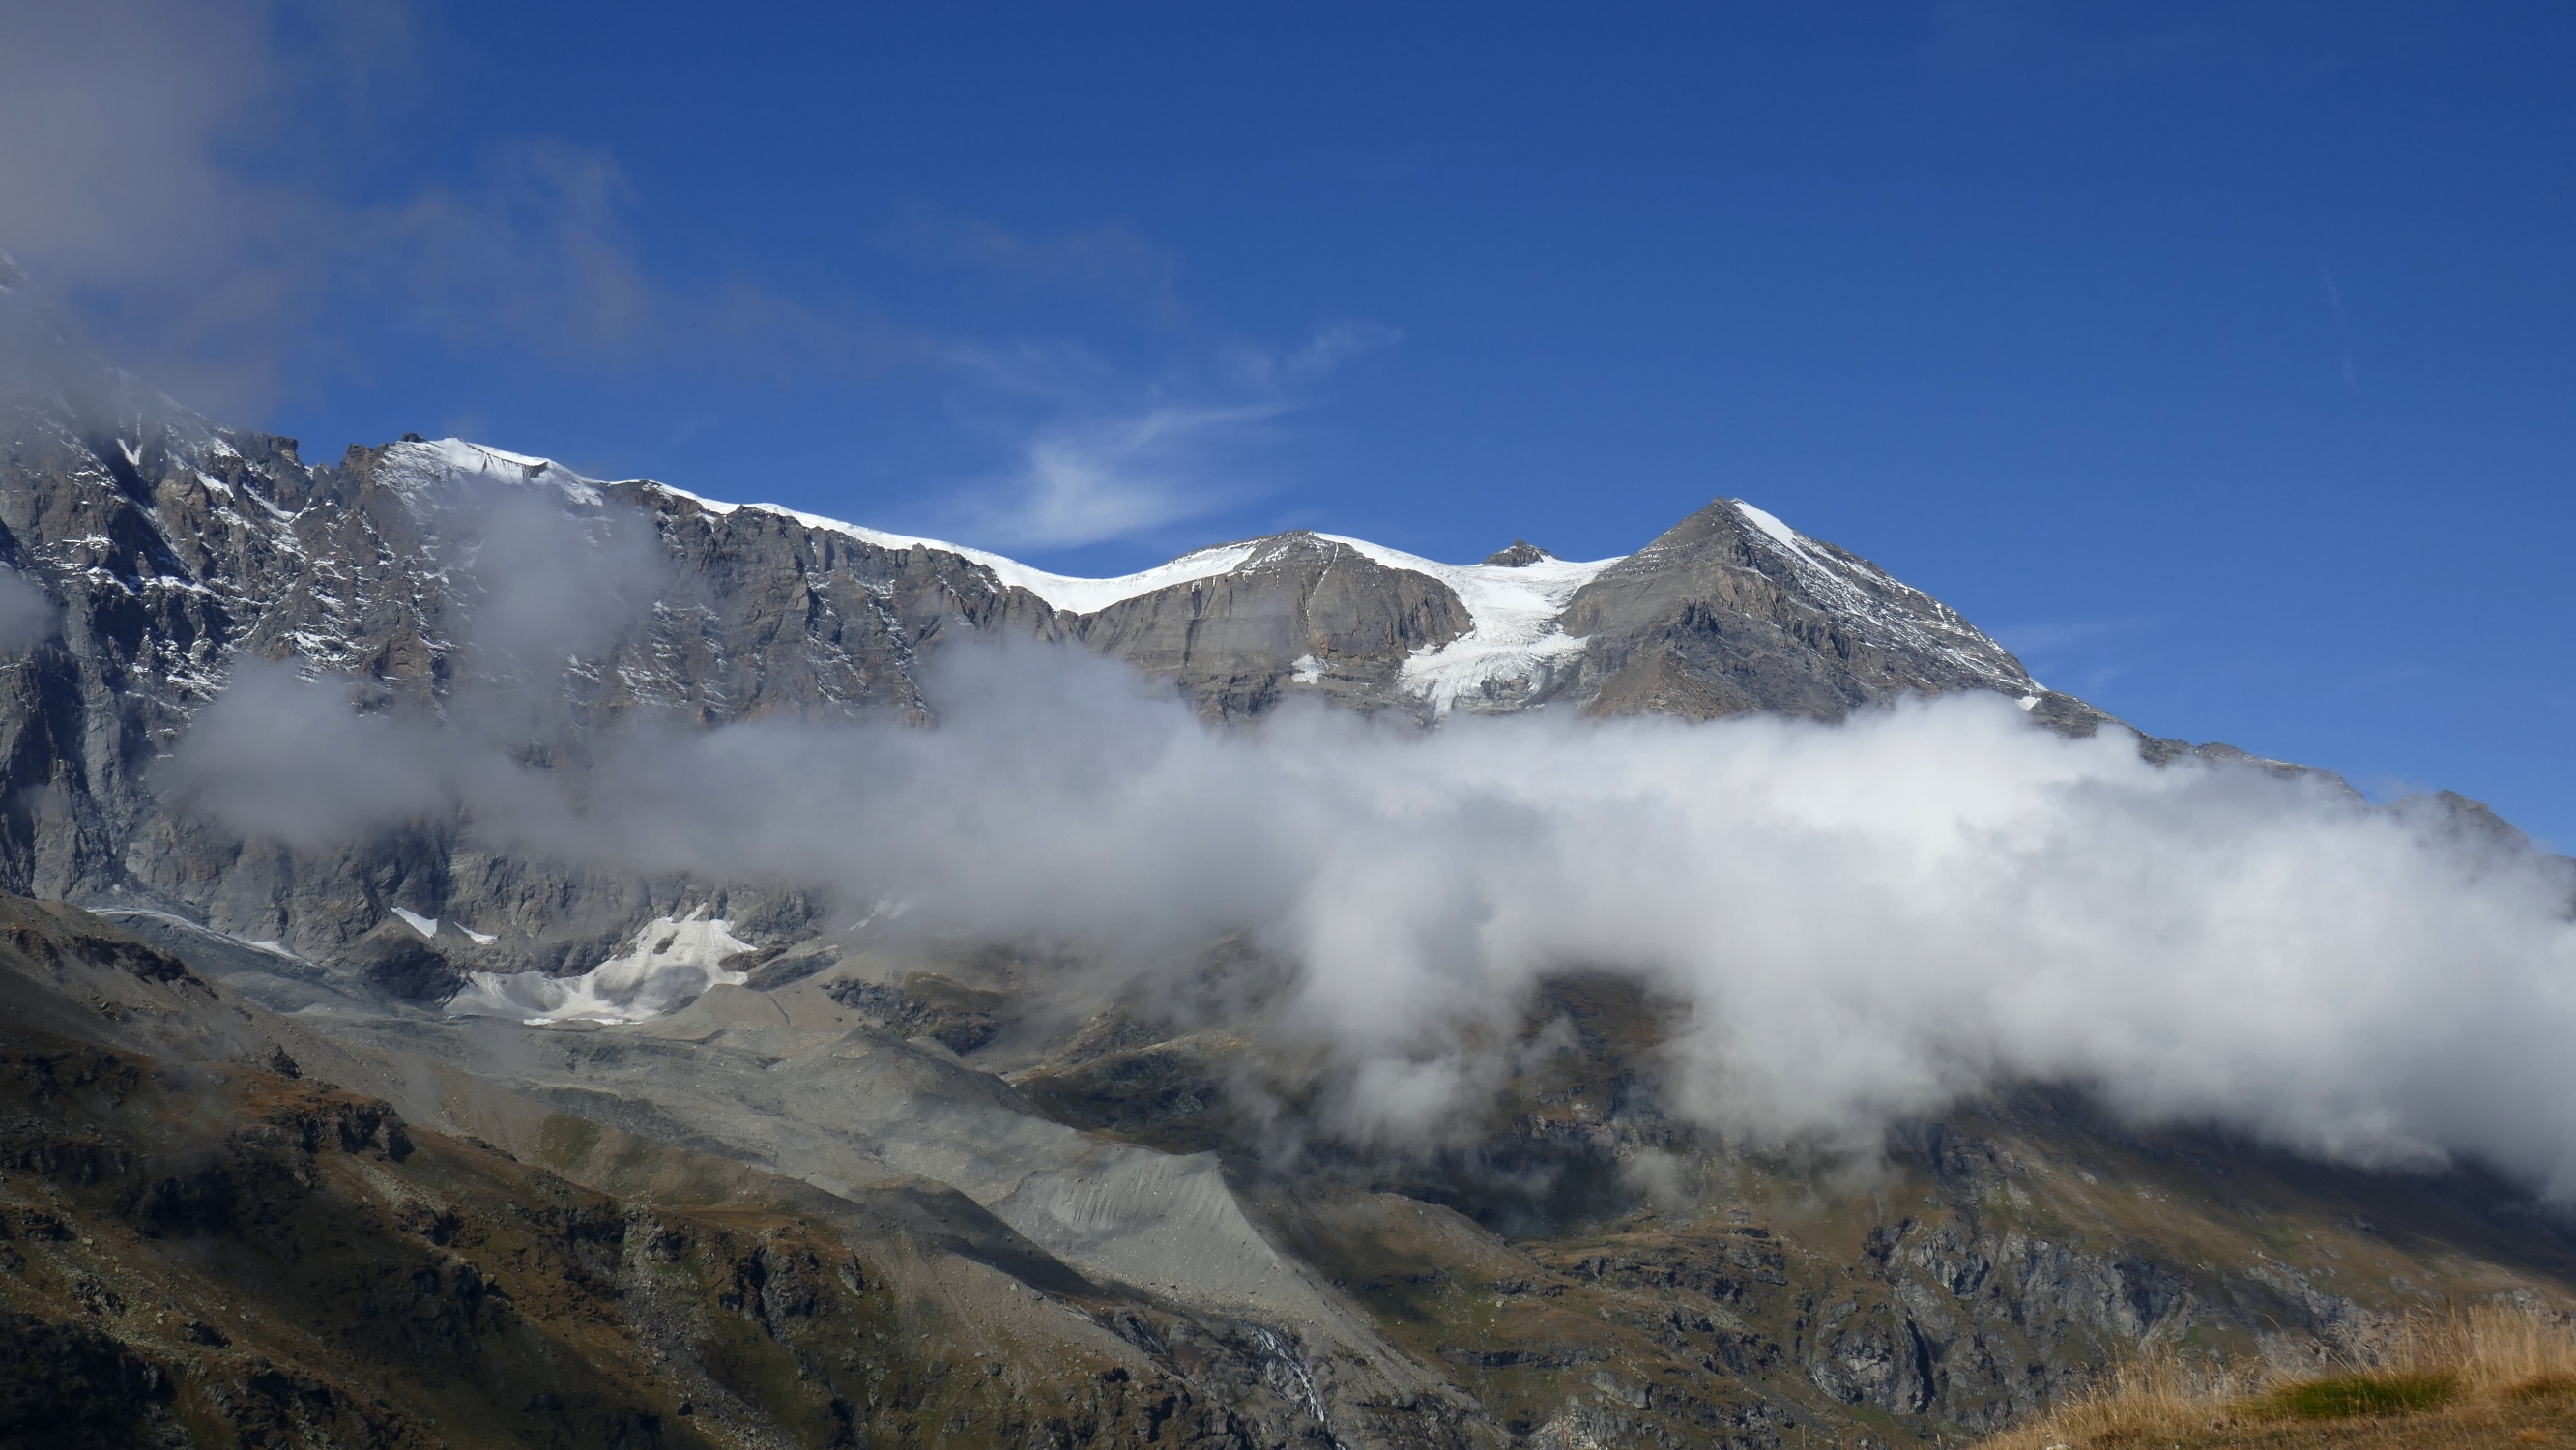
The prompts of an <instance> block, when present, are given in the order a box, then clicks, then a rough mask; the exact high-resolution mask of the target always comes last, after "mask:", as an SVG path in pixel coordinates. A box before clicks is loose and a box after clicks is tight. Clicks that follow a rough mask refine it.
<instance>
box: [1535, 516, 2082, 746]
mask: <svg viewBox="0 0 2576 1450" xmlns="http://www.w3.org/2000/svg"><path fill="white" fill-rule="evenodd" d="M1565 628H1566V631H1567V632H1568V633H1570V634H1573V635H1576V636H1579V637H1581V638H1582V639H1583V640H1584V641H1585V650H1584V653H1583V656H1582V664H1581V668H1580V669H1579V670H1578V671H1577V672H1575V673H1574V675H1573V677H1572V678H1571V679H1570V680H1569V681H1568V682H1567V684H1566V685H1565V687H1564V693H1565V695H1567V696H1568V697H1571V698H1573V699H1576V700H1579V701H1581V702H1582V703H1583V704H1584V705H1585V706H1586V707H1587V708H1589V709H1591V710H1593V711H1595V712H1596V713H1601V714H1637V713H1649V712H1651V713H1660V714H1673V715H1682V716H1686V717H1689V718H1692V719H1708V718H1710V717H1713V716H1719V715H1737V714H1744V713H1748V712H1751V711H1772V712H1777V713H1781V714H1790V715H1804V716H1808V717H1810V718H1813V719H1820V720H1833V719H1839V718H1841V717H1842V716H1843V715H1845V714H1847V713H1849V712H1850V711H1852V710H1853V709H1855V708H1858V707H1860V706H1862V705H1867V704H1872V703H1875V702H1878V701H1883V700H1888V699H1892V698H1894V697H1896V696H1898V695H1902V694H1907V693H1920V694H1943V693H1948V692H1951V691H1956V690H1994V691H1998V692H2001V693H2003V694H2007V695H2011V696H2014V697H2016V698H2025V697H2028V696H2032V695H2037V694H2039V693H2040V688H2039V686H2038V685H2036V684H2034V683H2033V682H2032V681H2031V678H2030V674H2029V672H2028V671H2026V670H2024V669H2023V668H2022V667H2021V661H2019V660H2016V659H2014V658H2013V657H2012V656H2011V655H2010V654H2009V653H2007V652H2005V650H2004V649H2003V647H2002V646H2000V645H1998V644H1996V643H1995V642H1994V641H1993V640H1991V639H1988V638H1987V637H1986V636H1985V635H1983V634H1981V633H1979V632H1978V631H1977V630H1976V628H1975V627H1974V626H1972V625H1970V624H1969V623H1968V622H1967V621H1966V620H1964V619H1962V618H1960V617H1959V615H1958V614H1957V612H1955V611H1954V610H1952V609H1951V608H1950V607H1949V606H1947V605H1945V604H1943V603H1941V602H1940V601H1939V600H1937V599H1934V598H1932V597H1931V596H1930V595H1927V594H1925V593H1923V592H1922V591H1920V590H1918V589H1913V588H1909V587H1907V586H1906V585H1904V584H1901V583H1898V582H1897V581H1896V580H1895V579H1893V578H1891V577H1889V576H1888V574H1887V572H1886V571H1885V570H1882V569H1880V568H1879V567H1878V566H1877V565H1875V564H1872V563H1870V562H1869V561H1868V560H1866V559H1863V558H1861V557H1859V556H1858V555H1856V554H1853V553H1850V552H1849V551H1847V550H1844V549H1840V548H1837V547H1835V546H1834V545H1831V544H1827V543H1823V542H1821V541H1818V540H1815V539H1809V538H1806V537H1804V536H1802V535H1798V534H1795V533H1792V532H1790V531H1789V530H1788V529H1786V528H1785V527H1782V526H1780V525H1779V524H1778V522H1777V521H1776V520H1772V519H1770V517H1769V516H1768V515H1766V514H1761V513H1759V512H1758V511H1755V510H1753V509H1751V508H1750V507H1749V506H1747V505H1744V504H1741V503H1737V502H1733V501H1727V500H1721V501H1719V502H1717V503H1713V504H1710V505H1709V506H1708V507H1706V508H1704V509H1701V510H1700V511H1699V512H1698V513H1695V514H1693V515H1691V516H1690V517H1689V518H1686V519H1684V520H1682V521H1681V522H1680V523H1678V524H1675V525H1674V526H1673V527H1672V528H1670V529H1668V530H1666V531H1665V532H1664V534H1663V535H1662V536H1661V537H1660V538H1658V539H1656V540H1655V541H1654V542H1653V543H1651V544H1648V545H1647V546H1646V547H1645V548H1643V549H1640V550H1638V551H1637V552H1636V553H1634V554H1632V555H1630V556H1628V557H1627V558H1625V559H1622V560H1620V561H1619V562H1617V563H1615V564H1613V565H1611V566H1610V567H1609V568H1607V569H1605V570H1603V571H1602V572H1601V574H1600V575H1599V576H1598V577H1596V578H1595V579H1593V581H1592V582H1591V583H1589V584H1587V585H1585V586H1584V587H1583V589H1582V591H1581V592H1580V593H1578V594H1576V595H1575V596H1574V599H1573V602H1572V603H1571V604H1570V605H1568V606H1567V609H1566V613H1565Z"/></svg>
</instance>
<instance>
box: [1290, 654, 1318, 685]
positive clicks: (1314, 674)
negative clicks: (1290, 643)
mask: <svg viewBox="0 0 2576 1450" xmlns="http://www.w3.org/2000/svg"><path fill="white" fill-rule="evenodd" d="M1289 668H1291V669H1293V670H1295V671H1296V673H1295V674H1293V675H1290V676H1289V677H1288V678H1289V679H1291V680H1294V681H1296V682H1297V683H1298V684H1301V685H1319V684H1322V683H1323V681H1324V662H1323V661H1322V660H1319V659H1317V658H1315V657H1314V656H1313V655H1299V656H1297V658H1295V659H1293V660H1291V661H1289Z"/></svg>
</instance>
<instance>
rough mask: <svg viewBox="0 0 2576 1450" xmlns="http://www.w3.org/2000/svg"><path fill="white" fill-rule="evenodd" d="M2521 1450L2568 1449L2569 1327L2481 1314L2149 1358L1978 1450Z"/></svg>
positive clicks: (2573, 1374) (2572, 1387)
mask: <svg viewBox="0 0 2576 1450" xmlns="http://www.w3.org/2000/svg"><path fill="white" fill-rule="evenodd" d="M2530 1445H2567V1446H2576V1321H2570V1320H2568V1319H2566V1318H2564V1317H2562V1316H2560V1315H2556V1314H2551V1313H2545V1312H2541V1311H2537V1310H2529V1309H2519V1308H2512V1307H2506V1306H2500V1305H2480V1306H2477V1307H2475V1308H2470V1309H2464V1310H2459V1311H2455V1312H2452V1313H2448V1314H2441V1315H2424V1316H2418V1317H2414V1318H2409V1319H2403V1320H2398V1321H2395V1322H2393V1323H2391V1324H2389V1325H2387V1326H2386V1327H2384V1328H2383V1329H2382V1330H2381V1331H2379V1332H2378V1333H2375V1334H2372V1335H2368V1336H2365V1337H2362V1338H2359V1339H2356V1340H2355V1341H2353V1342H2352V1343H2349V1344H2346V1345H2343V1346H2340V1347H2338V1348H2337V1349H2336V1350H2334V1351H2333V1352H2330V1353H2321V1354H2319V1355H2318V1356H2317V1357H2315V1358H2313V1359H2304V1360H2299V1361H2296V1362H2280V1361H2271V1362H2262V1361H2258V1362H2253V1363H2248V1364H2243V1365H2237V1366H2220V1365H2210V1364H2201V1363H2193V1362H2187V1361H2184V1360H2182V1359H2179V1358H2177V1357H2175V1356H2173V1355H2171V1354H2165V1353H2150V1354H2148V1355H2146V1356H2144V1357H2142V1358H2140V1359H2138V1360H2136V1361H2134V1362H2132V1363H2130V1364H2127V1365H2124V1366H2122V1367H2121V1368H2120V1369H2118V1370H2117V1371H2115V1372H2114V1373H2113V1374H2111V1375H2110V1376H2109V1377H2107V1378H2106V1379H2104V1380H2103V1381H2102V1382H2100V1383H2099V1384H2097V1385H2095V1386H2094V1387H2092V1388H2091V1389H2089V1390H2087V1391H2085V1392H2083V1393H2081V1394H2078V1395H2075V1396H2073V1397H2071V1398H2069V1399H2068V1400H2066V1401H2065V1402H2064V1403H2062V1404H2060V1405H2058V1406H2057V1407H2056V1408H2054V1409H2052V1410H2051V1411H2049V1412H2048V1413H2047V1414H2046V1415H2043V1416H2041V1417H2040V1418H2039V1419H2037V1420H2033V1421H2030V1422H2028V1423H2026V1424H2023V1425H2019V1426H2016V1427H2014V1428H2013V1429H2011V1430H2008V1431H2005V1432H2004V1433H2003V1434H2001V1435H1997V1436H1994V1437H1993V1438H1991V1439H1988V1440H1986V1441H1984V1442H1983V1443H1982V1445H1981V1446H1980V1447H1979V1450H2087V1447H2092V1446H2105V1447H2111V1446H2117V1447H2137V1450H2145V1447H2149V1446H2155V1447H2176V1450H2184V1447H2188V1450H2230V1447H2254V1446H2261V1447H2266V1450H2272V1447H2278V1450H2305V1447H2324V1446H2334V1447H2338V1450H2346V1447H2348V1450H2400V1447H2405V1450H2416V1447H2422V1450H2483V1447H2488V1446H2511V1447H2515V1450H2520V1447H2524V1446H2530Z"/></svg>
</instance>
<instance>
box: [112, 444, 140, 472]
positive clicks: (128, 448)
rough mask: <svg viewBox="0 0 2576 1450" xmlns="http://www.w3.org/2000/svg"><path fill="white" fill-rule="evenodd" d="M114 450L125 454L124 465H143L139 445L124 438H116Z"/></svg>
mask: <svg viewBox="0 0 2576 1450" xmlns="http://www.w3.org/2000/svg"><path fill="white" fill-rule="evenodd" d="M116 451H117V452H119V453H122V454H124V455H125V465H126V467H128V468H141V467H142V466H143V449H142V447H141V446H140V445H138V444H133V443H128V442H126V441H125V440H124V439H122V438H119V439H117V440H116Z"/></svg>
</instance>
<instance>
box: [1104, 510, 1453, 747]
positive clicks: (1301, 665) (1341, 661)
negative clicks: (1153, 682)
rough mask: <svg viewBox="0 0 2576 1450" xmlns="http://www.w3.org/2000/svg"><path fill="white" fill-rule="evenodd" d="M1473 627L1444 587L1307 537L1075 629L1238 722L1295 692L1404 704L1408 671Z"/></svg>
mask: <svg viewBox="0 0 2576 1450" xmlns="http://www.w3.org/2000/svg"><path fill="white" fill-rule="evenodd" d="M1473 624H1474V621H1473V619H1472V618H1471V617H1470V615H1469V614H1468V611H1467V607H1466V605H1465V604H1464V603H1463V602H1461V601H1460V600H1459V598H1458V596H1457V594H1456V593H1454V592H1453V591H1452V590H1451V589H1450V588H1449V587H1448V586H1447V585H1445V584H1443V583H1441V582H1440V581H1439V580H1437V579H1434V578H1431V577H1429V576H1427V575H1423V574H1417V573H1413V572H1410V571H1408V570H1403V569H1394V568H1389V567H1387V566H1386V565H1384V564H1381V563H1379V562H1378V561H1377V560H1375V559H1372V558H1370V557H1369V556H1368V555H1367V554H1365V553H1362V552H1361V551H1360V550H1358V549H1356V548H1354V547H1352V546H1351V545H1349V544H1347V543H1343V542H1340V541H1338V540H1334V539H1327V538H1324V537H1322V536H1320V535H1317V534H1310V533H1302V532H1300V533H1293V534H1278V535H1274V536H1272V537H1270V538H1266V539H1259V540H1256V541H1254V543H1253V546H1252V551H1251V553H1250V554H1249V555H1248V556H1247V557H1246V558H1245V559H1244V561H1243V562H1242V563H1240V564H1237V565H1236V566H1235V567H1233V568H1232V569H1229V570H1227V571H1226V572H1225V573H1223V574H1219V575H1217V576H1215V577H1213V578H1209V579H1197V580H1192V581H1190V582H1188V583H1186V584H1175V585H1171V586H1169V587H1167V588H1163V589H1158V590H1155V591H1154V592H1152V593H1150V594H1144V595H1139V596H1138V597H1136V598H1134V599H1127V600H1122V601H1120V602H1118V603H1116V604H1112V605H1110V606H1109V607H1107V608H1105V609H1103V610H1101V611H1099V612H1098V613H1095V614H1089V615H1083V616H1078V617H1077V618H1076V619H1075V620H1074V622H1073V623H1072V626H1071V628H1072V630H1073V633H1074V635H1075V637H1076V638H1078V639H1080V640H1082V642H1083V643H1085V644H1087V645H1089V646H1090V647H1092V648H1093V649H1096V650H1099V651H1101V652H1102V653H1104V654H1111V655H1116V656H1117V657H1118V658H1120V659H1123V660H1126V661H1128V662H1130V663H1131V664H1134V665H1135V666H1137V667H1138V668H1139V669H1142V670H1145V671H1147V672H1149V673H1152V674H1157V675H1163V676H1166V677H1168V678H1170V679H1172V680H1173V681H1174V682H1176V683H1177V684H1179V685H1180V687H1181V688H1182V689H1184V690H1186V691H1188V692H1189V693H1190V695H1191V696H1192V697H1193V698H1195V699H1196V700H1198V701H1199V702H1200V705H1201V707H1202V708H1203V709H1205V710H1206V711H1207V712H1208V713H1209V714H1211V715H1214V716H1216V717H1218V718H1220V719H1241V718H1245V717H1249V716H1254V715H1259V714H1262V713H1264V712H1265V711H1268V710H1270V709H1271V708H1273V707H1275V706H1276V705H1278V704H1279V702H1280V701H1281V700H1282V699H1284V698H1286V697H1287V696H1288V695H1289V694H1290V693H1292V692H1302V693H1312V694H1314V695H1317V696H1319V697H1321V698H1323V699H1325V700H1329V701H1331V702H1332V703H1334V704H1337V705H1345V706H1350V707H1353V708H1357V709H1362V710H1377V709H1384V708H1386V707H1388V706H1390V705H1397V704H1401V703H1403V702H1404V701H1405V700H1406V696H1405V693H1404V691H1403V689H1402V682H1401V677H1402V675H1403V671H1404V664H1405V661H1406V660H1408V659H1410V658H1412V657H1413V656H1414V655H1415V654H1417V653H1420V652H1422V651H1426V650H1435V649H1438V648H1439V647H1440V646H1442V645H1445V644H1448V643H1449V642H1451V641H1452V640H1455V639H1457V638H1458V637H1459V636H1461V635H1463V634H1465V633H1467V632H1468V630H1469V629H1470V628H1472V627H1473Z"/></svg>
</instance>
